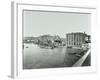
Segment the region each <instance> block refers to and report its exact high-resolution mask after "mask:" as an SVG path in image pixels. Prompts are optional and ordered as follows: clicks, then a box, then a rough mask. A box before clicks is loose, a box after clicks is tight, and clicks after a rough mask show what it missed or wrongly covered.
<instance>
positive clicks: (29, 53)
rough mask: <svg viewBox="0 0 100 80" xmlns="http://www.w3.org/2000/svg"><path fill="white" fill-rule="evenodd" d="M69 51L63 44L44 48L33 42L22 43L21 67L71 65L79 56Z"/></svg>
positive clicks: (34, 67)
mask: <svg viewBox="0 0 100 80" xmlns="http://www.w3.org/2000/svg"><path fill="white" fill-rule="evenodd" d="M70 51H71V50H70V49H67V48H66V47H65V46H64V47H59V48H54V49H44V48H40V47H39V46H37V45H35V44H24V49H23V69H36V68H55V67H71V66H72V65H73V64H74V63H75V62H76V61H75V60H78V59H79V58H78V57H76V56H75V55H69V52H70Z"/></svg>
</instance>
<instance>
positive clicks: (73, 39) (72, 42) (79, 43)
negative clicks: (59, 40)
mask: <svg viewBox="0 0 100 80" xmlns="http://www.w3.org/2000/svg"><path fill="white" fill-rule="evenodd" d="M90 42H91V41H90V35H87V34H85V33H81V32H76V33H67V34H66V46H67V47H72V48H82V47H85V45H88V43H90Z"/></svg>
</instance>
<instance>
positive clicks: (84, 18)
mask: <svg viewBox="0 0 100 80" xmlns="http://www.w3.org/2000/svg"><path fill="white" fill-rule="evenodd" d="M23 27H24V28H23V29H24V30H23V33H24V37H29V36H33V37H37V36H40V35H46V34H50V35H59V36H60V37H66V33H71V32H85V33H87V34H89V35H90V34H91V33H90V32H91V31H90V14H86V13H67V12H66V13H64V12H47V11H27V10H25V11H23Z"/></svg>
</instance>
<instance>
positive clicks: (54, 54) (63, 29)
mask: <svg viewBox="0 0 100 80" xmlns="http://www.w3.org/2000/svg"><path fill="white" fill-rule="evenodd" d="M22 19H23V22H22V26H23V31H22V35H23V37H22V52H23V53H22V54H23V56H22V60H23V63H22V65H23V69H42V68H64V67H85V66H91V23H90V22H91V15H90V14H89V13H79V12H63V11H62V12H60V11H45V10H44V11H43V10H23V12H22Z"/></svg>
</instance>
